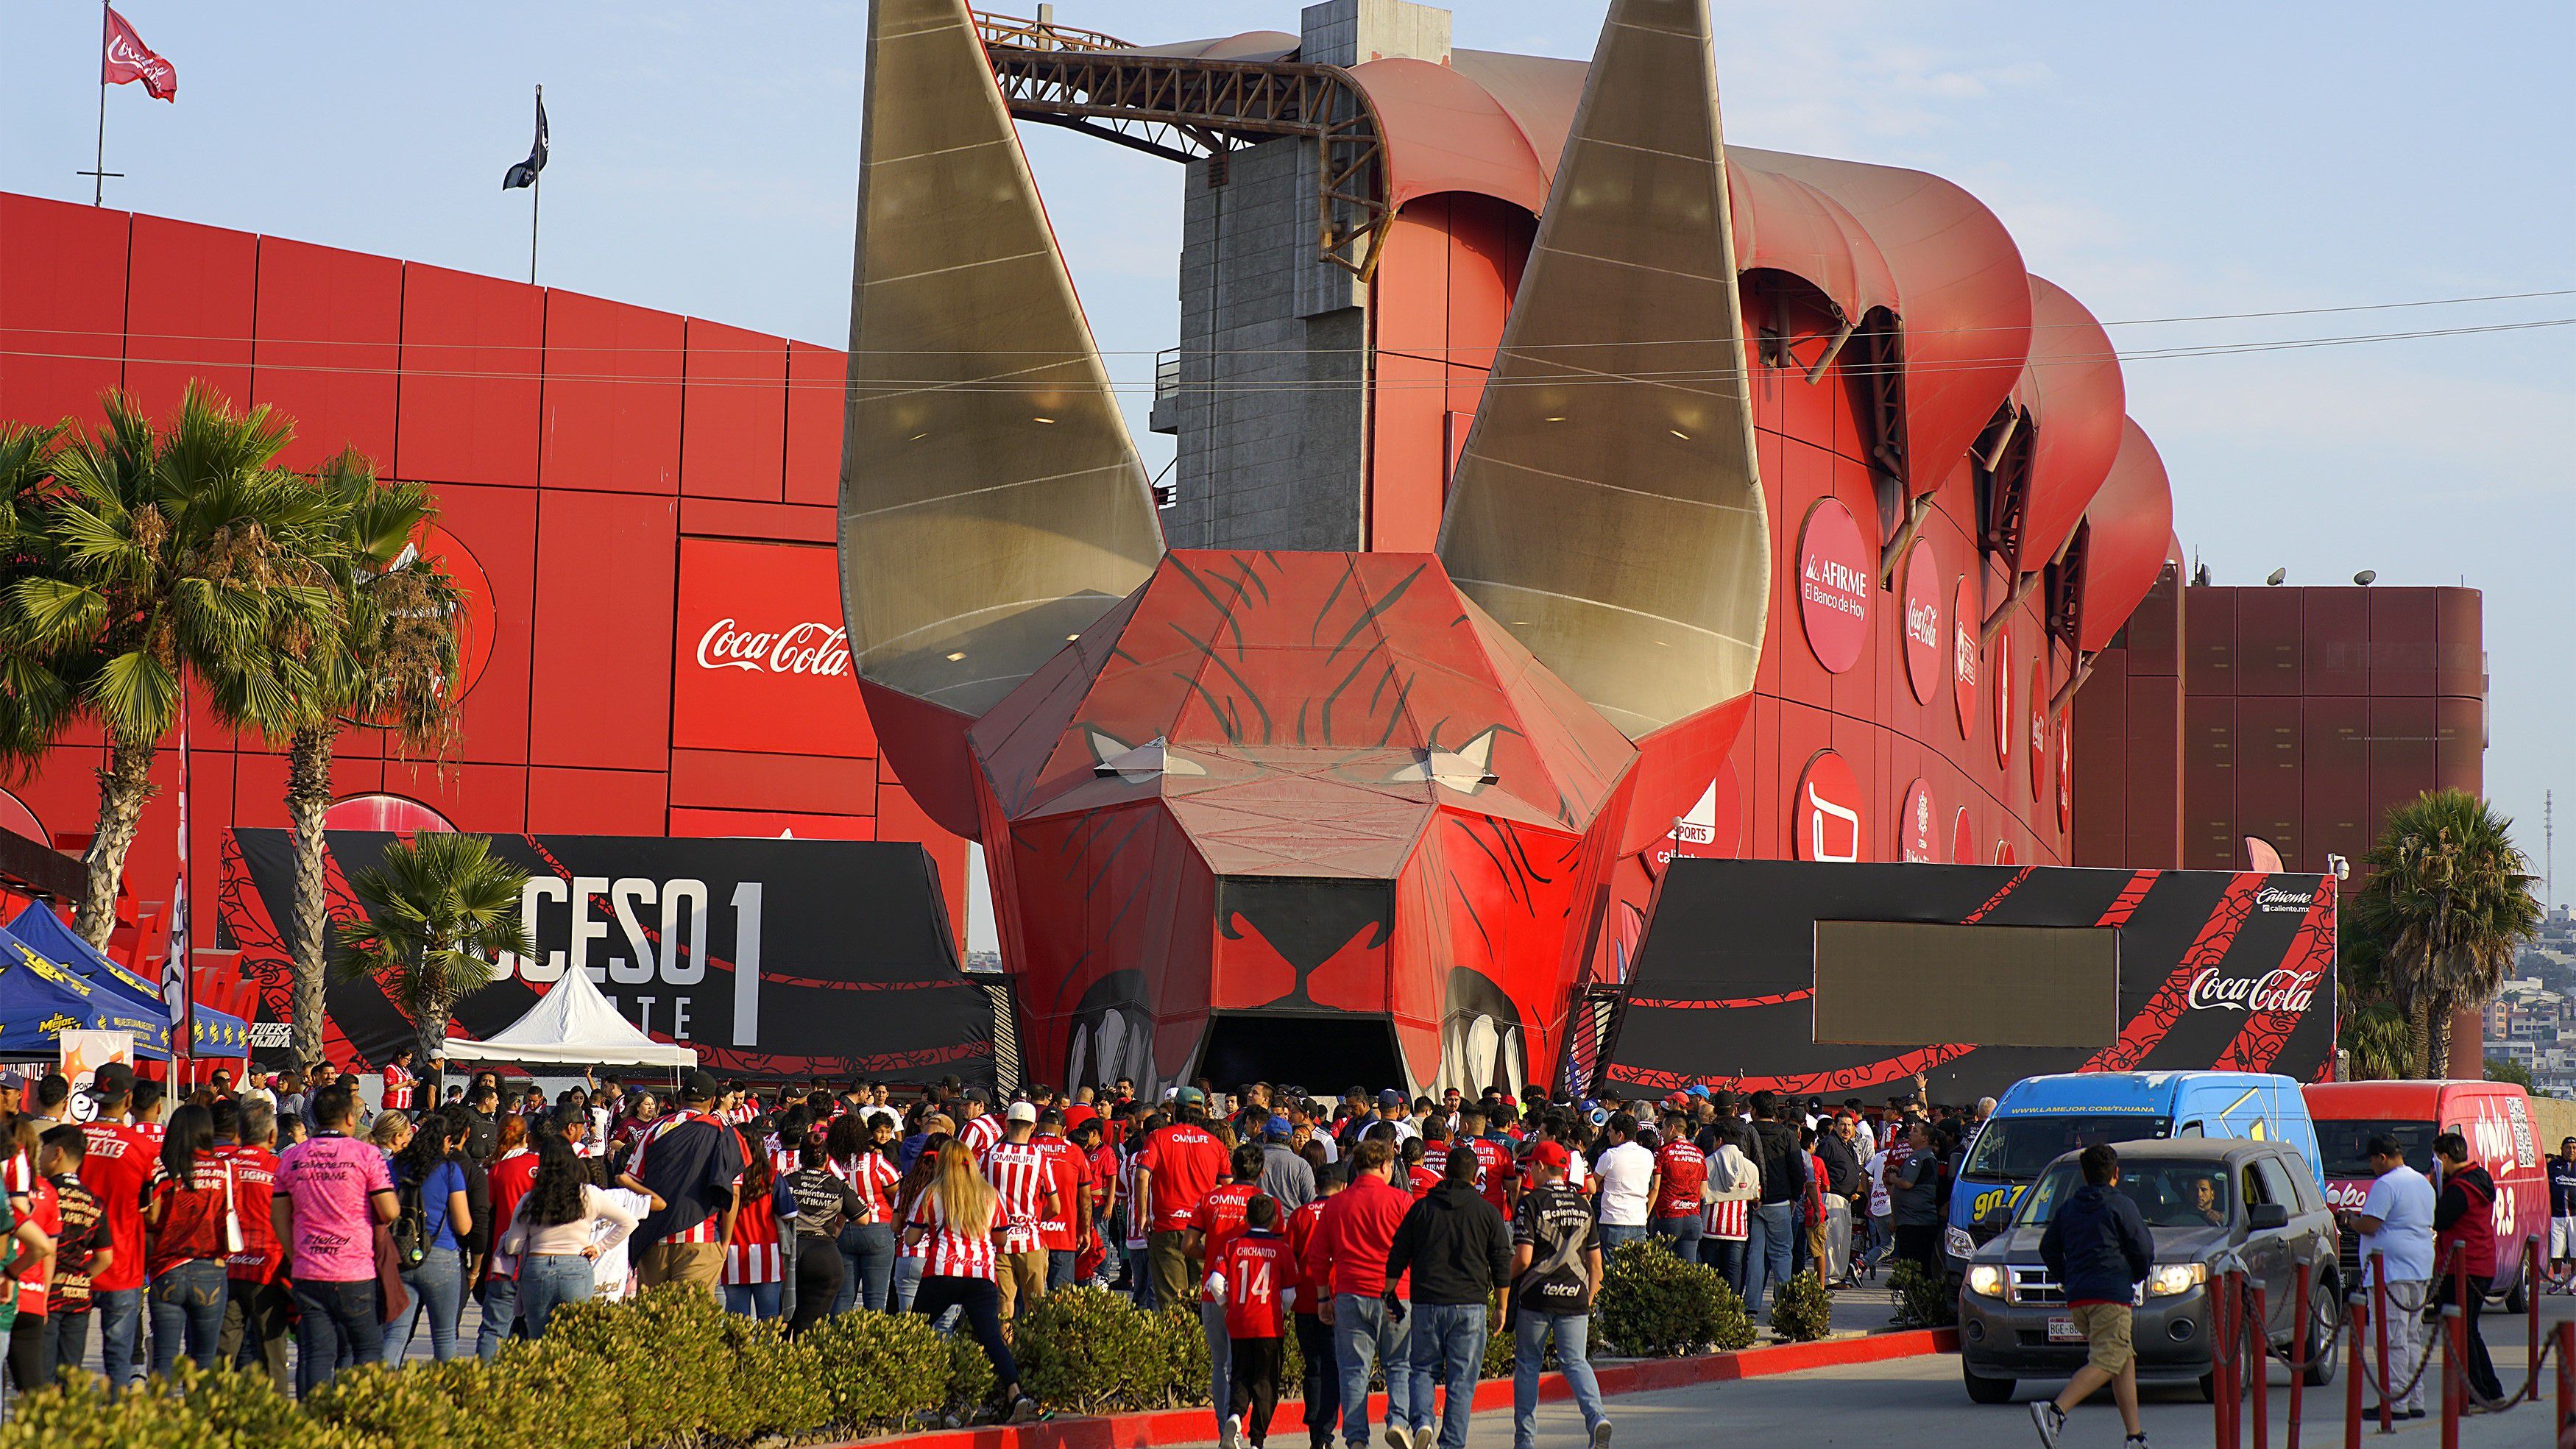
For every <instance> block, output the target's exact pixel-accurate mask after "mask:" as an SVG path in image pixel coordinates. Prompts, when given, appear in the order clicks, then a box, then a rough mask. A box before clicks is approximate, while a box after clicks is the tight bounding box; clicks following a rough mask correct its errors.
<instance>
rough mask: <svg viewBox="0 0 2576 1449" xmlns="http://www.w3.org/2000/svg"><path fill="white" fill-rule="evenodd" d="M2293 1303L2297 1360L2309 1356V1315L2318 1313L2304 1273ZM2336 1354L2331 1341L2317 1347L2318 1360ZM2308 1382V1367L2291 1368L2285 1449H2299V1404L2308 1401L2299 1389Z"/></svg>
mask: <svg viewBox="0 0 2576 1449" xmlns="http://www.w3.org/2000/svg"><path fill="white" fill-rule="evenodd" d="M2290 1301H2291V1303H2292V1304H2293V1305H2295V1307H2296V1310H2297V1314H2298V1316H2297V1317H2295V1318H2293V1319H2291V1320H2290V1321H2291V1322H2292V1323H2293V1324H2295V1325H2297V1329H2298V1331H2297V1333H2296V1334H2295V1335H2294V1336H2293V1337H2292V1338H2291V1339H2290V1345H2291V1347H2290V1353H2291V1354H2292V1355H2293V1356H2294V1357H2295V1356H2297V1355H2299V1354H2303V1353H2306V1352H2307V1350H2308V1315H2309V1314H2310V1313H2311V1312H2313V1311H2315V1310H2314V1308H2313V1306H2312V1305H2311V1304H2310V1303H2309V1302H2308V1275H2307V1273H2306V1271H2305V1270H2304V1269H2303V1270H2301V1271H2300V1273H2299V1281H2298V1284H2297V1286H2296V1287H2295V1288H2293V1289H2292V1290H2291V1298H2290ZM2333 1352H2334V1340H2332V1339H2328V1340H2326V1341H2325V1342H2324V1343H2321V1344H2318V1345H2317V1356H2318V1357H2319V1358H2323V1357H2325V1356H2326V1355H2328V1354H2331V1353H2333ZM2307 1381H2308V1373H2307V1366H2306V1365H2305V1364H2300V1363H2292V1364H2291V1365H2290V1431H2289V1433H2288V1434H2287V1435H2285V1436H2283V1440H2282V1449H2299V1409H2300V1401H2301V1400H2302V1399H2303V1398H2304V1397H2305V1395H2303V1394H2302V1393H2301V1392H2300V1389H2301V1388H2302V1386H2304V1385H2305V1384H2306V1383H2307Z"/></svg>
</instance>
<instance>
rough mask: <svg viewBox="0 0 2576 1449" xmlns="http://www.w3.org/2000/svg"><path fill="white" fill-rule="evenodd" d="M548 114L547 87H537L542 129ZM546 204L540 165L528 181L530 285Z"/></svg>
mask: <svg viewBox="0 0 2576 1449" xmlns="http://www.w3.org/2000/svg"><path fill="white" fill-rule="evenodd" d="M545 114H546V88H545V87H544V86H539V87H537V116H538V125H539V127H540V129H542V128H543V126H544V117H545ZM545 205H546V168H545V167H543V166H539V167H538V168H537V171H536V175H535V176H534V177H532V178H531V179H530V180H529V183H528V285H529V286H531V287H533V286H535V285H536V284H537V216H538V214H539V213H540V212H542V211H544V210H545Z"/></svg>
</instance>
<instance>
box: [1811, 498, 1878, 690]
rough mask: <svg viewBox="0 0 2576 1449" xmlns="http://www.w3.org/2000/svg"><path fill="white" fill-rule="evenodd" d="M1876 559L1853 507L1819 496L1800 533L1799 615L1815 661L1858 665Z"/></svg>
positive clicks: (1839, 667)
mask: <svg viewBox="0 0 2576 1449" xmlns="http://www.w3.org/2000/svg"><path fill="white" fill-rule="evenodd" d="M1874 562H1875V560H1874V559H1873V558H1872V556H1871V550H1870V547H1869V544H1868V542H1867V541H1866V540H1864V539H1863V538H1862V537H1861V533H1860V524H1859V523H1857V522H1855V521H1854V520H1853V518H1852V513H1851V510H1850V509H1848V508H1845V507H1844V506H1843V505H1842V503H1841V501H1840V500H1838V499H1833V498H1819V499H1817V500H1816V506H1815V507H1813V508H1810V509H1808V510H1807V522H1806V526H1805V527H1804V528H1802V529H1800V530H1799V534H1798V617H1799V619H1800V620H1801V621H1802V622H1804V623H1805V624H1806V626H1807V647H1808V648H1810V649H1813V650H1814V651H1816V662H1817V663H1819V664H1822V665H1823V666H1825V668H1827V669H1829V670H1832V671H1833V672H1834V673H1836V674H1840V673H1842V672H1843V671H1844V670H1846V669H1849V668H1851V667H1852V666H1853V665H1854V664H1857V663H1859V662H1860V651H1861V646H1862V645H1864V644H1866V643H1868V642H1869V595H1870V584H1871V579H1870V572H1871V569H1872V566H1873V564H1874Z"/></svg>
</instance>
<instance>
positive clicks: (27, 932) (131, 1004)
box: [9, 901, 175, 1035]
mask: <svg viewBox="0 0 2576 1449" xmlns="http://www.w3.org/2000/svg"><path fill="white" fill-rule="evenodd" d="M9 934H10V935H12V936H14V937H16V938H17V939H19V940H20V941H23V942H25V943H26V944H27V945H28V946H29V947H31V948H32V949H34V950H35V951H36V952H37V953H39V954H41V955H42V956H44V957H45V959H47V960H49V961H52V962H53V963H54V964H55V965H57V966H60V967H62V968H63V969H64V970H66V971H69V972H70V973H71V974H73V975H74V976H77V977H79V978H80V979H81V980H83V981H85V982H88V983H89V984H90V985H91V986H94V987H96V988H98V990H100V991H101V992H103V993H105V994H106V995H107V996H109V997H112V998H114V999H115V1000H116V1002H117V1003H118V1004H119V1006H120V1007H121V1008H122V1009H123V1010H124V1011H125V1012H127V1013H128V1014H129V1015H133V1016H139V1017H143V1018H145V1019H147V1020H151V1021H155V1022H157V1023H158V1024H159V1030H160V1031H161V1032H162V1033H164V1034H165V1035H166V1033H167V1032H168V1031H169V1030H170V1028H171V1027H172V1026H173V1025H175V1023H174V1022H173V1021H172V1020H171V1013H170V1008H169V1006H168V1005H167V1004H166V1003H164V1002H163V1001H162V999H161V988H160V987H159V986H158V985H157V984H155V983H153V982H150V981H146V980H144V979H143V978H142V977H140V976H137V975H135V974H134V973H133V972H131V971H128V970H126V969H125V968H124V967H123V966H120V965H118V964H117V963H116V961H115V960H114V959H113V958H111V957H109V956H108V955H107V954H106V953H105V952H103V951H101V950H99V949H98V948H97V947H95V946H93V945H91V944H90V943H89V942H87V941H84V940H82V939H81V937H80V933H78V932H76V931H74V930H73V929H72V928H71V927H69V926H67V925H65V924H63V918H62V917H60V916H58V915H55V914H54V913H53V911H52V910H50V909H48V908H47V907H46V906H45V904H44V903H43V902H42V901H34V902H30V903H29V904H28V906H27V908H26V909H25V910H22V911H20V912H19V913H18V914H17V915H16V916H15V917H14V918H12V919H11V920H10V922H9Z"/></svg>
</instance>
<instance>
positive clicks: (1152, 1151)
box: [1136, 1087, 1258, 1307]
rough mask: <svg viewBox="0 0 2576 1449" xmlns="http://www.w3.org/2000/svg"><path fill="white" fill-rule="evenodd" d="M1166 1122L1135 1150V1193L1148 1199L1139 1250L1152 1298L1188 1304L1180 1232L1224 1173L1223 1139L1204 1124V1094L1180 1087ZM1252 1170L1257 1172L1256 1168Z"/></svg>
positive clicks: (1191, 1292)
mask: <svg viewBox="0 0 2576 1449" xmlns="http://www.w3.org/2000/svg"><path fill="white" fill-rule="evenodd" d="M1172 1108H1173V1111H1174V1112H1175V1113H1176V1114H1177V1115H1176V1116H1175V1117H1174V1118H1173V1120H1172V1121H1170V1122H1168V1123H1166V1124H1164V1125H1163V1126H1161V1127H1157V1128H1155V1129H1154V1131H1153V1133H1152V1134H1151V1135H1149V1136H1148V1137H1146V1139H1145V1147H1144V1150H1143V1151H1142V1152H1141V1153H1139V1154H1138V1155H1137V1173H1136V1196H1137V1197H1139V1198H1141V1199H1144V1200H1146V1201H1148V1202H1150V1203H1152V1204H1153V1215H1152V1217H1151V1218H1150V1219H1149V1220H1148V1221H1147V1225H1146V1230H1145V1254H1146V1258H1147V1262H1148V1266H1149V1268H1150V1269H1151V1271H1152V1273H1153V1275H1154V1301H1155V1302H1156V1303H1158V1304H1161V1305H1163V1306H1165V1307H1170V1306H1172V1305H1174V1304H1180V1303H1189V1302H1192V1301H1194V1300H1195V1299H1196V1297H1197V1293H1198V1275H1197V1274H1196V1273H1195V1272H1193V1271H1192V1270H1191V1267H1190V1255H1189V1248H1188V1244H1187V1242H1186V1241H1185V1236H1186V1234H1187V1233H1188V1231H1189V1226H1190V1219H1191V1218H1192V1217H1193V1216H1195V1215H1196V1214H1197V1212H1198V1210H1199V1200H1200V1199H1201V1198H1204V1197H1206V1196H1207V1195H1208V1193H1209V1192H1210V1191H1211V1190H1213V1189H1214V1188H1215V1187H1216V1185H1217V1182H1218V1181H1219V1180H1220V1179H1221V1178H1223V1177H1224V1176H1225V1174H1226V1168H1227V1163H1228V1154H1227V1152H1226V1150H1225V1144H1224V1143H1223V1142H1220V1141H1218V1140H1217V1136H1216V1134H1215V1133H1213V1132H1210V1131H1209V1130H1208V1129H1207V1094H1206V1093H1204V1092H1201V1091H1200V1090H1199V1089H1198V1088H1196V1087H1183V1088H1181V1090H1180V1092H1179V1093H1178V1094H1177V1095H1176V1096H1175V1097H1174V1099H1173V1103H1172ZM1255 1175H1256V1176H1257V1175H1258V1172H1257V1171H1256V1173H1255Z"/></svg>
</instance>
